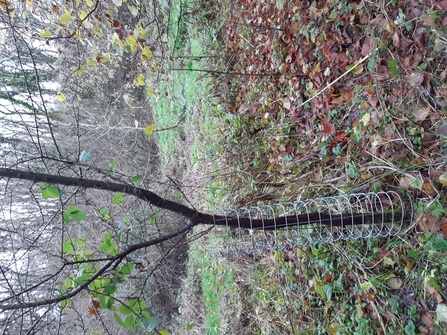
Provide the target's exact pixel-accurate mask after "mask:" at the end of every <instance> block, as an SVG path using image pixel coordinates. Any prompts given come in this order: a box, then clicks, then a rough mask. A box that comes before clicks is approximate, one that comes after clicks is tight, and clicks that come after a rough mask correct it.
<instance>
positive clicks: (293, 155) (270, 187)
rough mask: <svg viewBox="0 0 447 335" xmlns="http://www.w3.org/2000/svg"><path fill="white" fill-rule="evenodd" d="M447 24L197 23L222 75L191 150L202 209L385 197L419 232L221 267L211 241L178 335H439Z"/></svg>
mask: <svg viewBox="0 0 447 335" xmlns="http://www.w3.org/2000/svg"><path fill="white" fill-rule="evenodd" d="M213 9H214V10H213ZM446 9H447V1H431V0H426V1H422V2H421V1H416V0H408V1H389V2H383V1H379V2H372V1H371V2H370V1H349V2H348V1H343V0H339V1H314V2H312V3H310V2H306V1H300V0H290V1H286V0H284V1H273V0H265V1H255V0H243V1H232V2H230V3H221V2H216V3H214V4H213V6H211V5H209V6H203V7H201V8H200V11H201V12H200V11H199V12H200V13H201V15H202V17H203V24H204V25H205V26H206V27H207V29H209V31H214V32H215V33H214V35H213V37H212V38H210V40H212V41H213V43H218V45H219V46H220V47H221V49H220V51H219V52H220V55H223V56H222V57H221V58H219V60H216V59H214V58H213V60H211V61H210V65H211V66H212V69H213V70H215V69H222V71H219V74H217V72H216V73H215V74H214V77H213V78H214V79H213V80H214V82H215V83H214V84H213V85H212V90H211V91H210V92H216V94H217V98H216V97H214V98H213V99H214V100H213V101H214V107H212V108H211V109H210V111H209V112H208V113H209V114H210V118H209V119H207V120H206V123H205V124H204V125H203V128H204V130H203V129H202V131H203V133H204V134H205V135H204V136H203V137H202V138H201V141H205V142H202V143H203V147H204V148H206V149H204V150H203V151H202V154H201V155H202V156H201V159H202V161H201V162H202V164H205V165H206V166H207V167H208V168H209V170H210V171H211V172H210V181H209V183H208V191H207V193H206V194H205V195H204V197H206V200H207V203H208V206H209V208H212V209H214V208H221V207H222V206H228V207H231V206H234V207H241V206H249V205H258V204H260V203H269V202H270V203H271V202H275V201H276V202H281V201H283V202H285V201H291V200H295V199H309V198H315V197H322V196H333V195H341V194H347V193H353V192H379V191H388V190H394V191H397V192H399V193H406V194H408V195H409V196H410V197H411V198H412V199H413V206H414V210H415V220H414V221H413V222H414V223H413V224H412V225H411V226H410V227H407V228H406V231H405V234H401V235H399V236H398V237H393V238H388V239H370V240H353V241H347V242H337V243H332V242H330V243H326V244H319V245H316V246H311V247H302V248H301V247H300V248H293V249H284V250H281V251H277V252H274V253H264V254H260V255H256V256H254V257H253V256H252V257H248V256H246V257H242V256H238V257H233V258H215V257H214V256H213V254H212V253H210V251H209V250H208V249H207V248H208V247H209V245H210V244H209V243H219V240H218V237H216V236H213V235H212V234H211V235H210V236H209V237H208V238H207V239H202V240H199V241H198V242H197V243H195V244H193V245H192V246H191V251H190V259H189V264H188V277H187V279H186V280H185V285H184V289H183V291H182V293H181V295H180V297H179V301H180V304H181V315H180V318H179V320H180V321H179V324H178V325H177V327H176V332H177V333H179V334H180V333H181V334H205V333H206V334H230V333H231V334H332V335H335V334H389V333H398V334H407V335H411V334H444V333H445V332H446V330H447V326H446V325H447V323H446V322H447V305H446V300H447V266H446V264H447V259H446V256H445V251H446V250H447V240H446V238H447V218H446V217H447V210H446V190H447V174H446V173H447V165H446V156H447V141H446V139H447V118H446V116H447V115H446V112H447V101H446V97H447V81H446V76H447V56H446V52H447V34H446V32H447V11H446ZM216 12H217V13H218V14H215V13H216ZM213 13H214V14H213ZM219 14H222V15H219ZM212 29H214V30H212ZM216 32H217V33H216ZM220 72H226V73H227V75H225V74H220ZM228 73H230V74H228ZM211 116H212V117H211ZM211 119H212V121H210V120H211ZM211 123H212V124H211ZM216 241H217V242H216ZM220 242H222V241H220Z"/></svg>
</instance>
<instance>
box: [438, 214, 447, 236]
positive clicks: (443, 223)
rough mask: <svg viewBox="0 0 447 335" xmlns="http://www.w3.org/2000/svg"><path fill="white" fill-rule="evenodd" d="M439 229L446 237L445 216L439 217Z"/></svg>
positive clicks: (446, 219)
mask: <svg viewBox="0 0 447 335" xmlns="http://www.w3.org/2000/svg"><path fill="white" fill-rule="evenodd" d="M439 230H441V232H442V234H443V235H444V236H445V237H447V218H441V223H440V226H439Z"/></svg>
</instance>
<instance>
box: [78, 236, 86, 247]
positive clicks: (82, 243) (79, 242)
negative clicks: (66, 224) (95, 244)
mask: <svg viewBox="0 0 447 335" xmlns="http://www.w3.org/2000/svg"><path fill="white" fill-rule="evenodd" d="M78 245H79V246H80V247H83V246H85V238H83V237H80V238H79V239H78Z"/></svg>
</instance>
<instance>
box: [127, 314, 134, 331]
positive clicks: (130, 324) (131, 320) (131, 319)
mask: <svg viewBox="0 0 447 335" xmlns="http://www.w3.org/2000/svg"><path fill="white" fill-rule="evenodd" d="M124 327H125V328H127V329H130V330H132V331H133V330H134V329H135V317H134V316H133V315H129V316H128V317H127V318H126V320H124Z"/></svg>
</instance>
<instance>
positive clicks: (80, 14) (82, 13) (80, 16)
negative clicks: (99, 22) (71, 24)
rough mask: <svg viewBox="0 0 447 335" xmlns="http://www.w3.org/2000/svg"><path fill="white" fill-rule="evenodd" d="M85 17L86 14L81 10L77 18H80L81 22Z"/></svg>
mask: <svg viewBox="0 0 447 335" xmlns="http://www.w3.org/2000/svg"><path fill="white" fill-rule="evenodd" d="M86 17H87V13H86V12H84V11H83V10H81V11H80V12H79V18H80V19H81V20H84V19H85V18H86Z"/></svg>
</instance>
